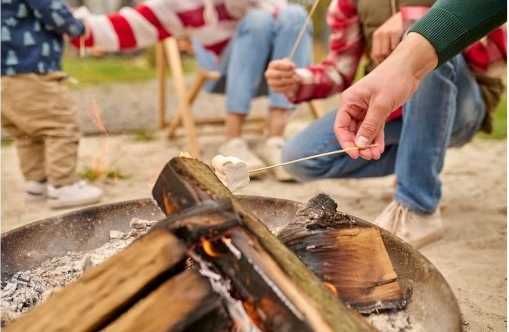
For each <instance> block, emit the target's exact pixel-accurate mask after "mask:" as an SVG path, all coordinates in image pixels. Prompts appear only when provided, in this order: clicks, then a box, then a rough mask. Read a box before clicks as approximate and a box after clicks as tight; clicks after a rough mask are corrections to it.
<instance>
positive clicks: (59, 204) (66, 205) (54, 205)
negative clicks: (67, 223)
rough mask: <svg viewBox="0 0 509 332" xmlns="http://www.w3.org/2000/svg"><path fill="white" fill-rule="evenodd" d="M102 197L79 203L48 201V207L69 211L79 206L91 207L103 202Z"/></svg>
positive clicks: (83, 200)
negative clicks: (68, 209)
mask: <svg viewBox="0 0 509 332" xmlns="http://www.w3.org/2000/svg"><path fill="white" fill-rule="evenodd" d="M101 198H102V196H101V197H97V198H89V199H82V200H79V201H72V202H59V201H57V200H54V199H51V198H49V199H48V205H49V207H50V208H52V209H67V208H72V207H78V206H85V205H91V204H95V203H99V202H100V201H101Z"/></svg>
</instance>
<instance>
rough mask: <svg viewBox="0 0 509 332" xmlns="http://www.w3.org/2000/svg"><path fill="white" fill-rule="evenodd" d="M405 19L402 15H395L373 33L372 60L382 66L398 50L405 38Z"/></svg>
mask: <svg viewBox="0 0 509 332" xmlns="http://www.w3.org/2000/svg"><path fill="white" fill-rule="evenodd" d="M403 29H404V28H403V19H402V17H401V13H400V12H398V13H397V14H394V15H393V16H392V17H391V18H389V19H388V20H387V21H385V23H384V24H382V25H381V26H380V27H379V28H378V29H376V30H375V32H374V33H373V46H372V47H371V59H372V60H373V61H374V62H375V63H376V64H380V63H381V62H382V61H384V60H385V58H387V57H388V56H389V54H391V53H392V51H394V49H396V47H397V46H398V44H399V42H400V41H401V37H402V36H403V32H404V30H403Z"/></svg>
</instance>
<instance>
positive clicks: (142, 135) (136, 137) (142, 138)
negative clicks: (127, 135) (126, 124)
mask: <svg viewBox="0 0 509 332" xmlns="http://www.w3.org/2000/svg"><path fill="white" fill-rule="evenodd" d="M156 138H157V137H156V134H155V133H154V132H153V131H150V130H146V129H139V130H137V131H135V132H134V134H133V136H132V139H133V141H135V142H151V141H154V140H155V139H156Z"/></svg>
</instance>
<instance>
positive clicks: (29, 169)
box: [2, 79, 46, 182]
mask: <svg viewBox="0 0 509 332" xmlns="http://www.w3.org/2000/svg"><path fill="white" fill-rule="evenodd" d="M3 80H4V81H3V82H2V83H3V85H4V88H5V89H2V92H4V91H7V90H10V88H11V86H12V85H11V84H10V82H9V83H8V82H7V81H8V79H3ZM2 101H3V102H2V128H3V129H4V130H5V132H6V133H7V134H8V135H9V136H10V137H12V138H13V139H14V140H15V143H16V150H17V152H18V159H19V165H20V168H21V173H22V174H23V176H24V178H25V180H27V181H38V182H43V181H45V180H46V169H45V166H44V164H45V163H44V141H43V140H42V137H30V136H28V135H27V134H26V133H24V132H23V131H21V130H20V129H19V128H18V127H17V126H16V124H15V123H13V122H11V121H10V119H9V116H11V115H12V113H13V112H12V111H11V110H12V103H11V101H10V98H9V97H7V94H4V93H3V94H2Z"/></svg>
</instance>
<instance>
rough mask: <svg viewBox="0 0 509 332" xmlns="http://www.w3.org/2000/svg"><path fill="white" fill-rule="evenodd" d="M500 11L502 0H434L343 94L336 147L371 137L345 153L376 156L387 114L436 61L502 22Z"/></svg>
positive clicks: (352, 144)
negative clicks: (377, 62)
mask: <svg viewBox="0 0 509 332" xmlns="http://www.w3.org/2000/svg"><path fill="white" fill-rule="evenodd" d="M452 11H454V12H452ZM505 16H506V4H505V2H504V1H502V0H469V1H461V0H439V1H438V2H437V3H436V4H435V5H434V6H433V7H432V9H431V10H430V11H429V12H428V14H427V15H426V16H425V17H424V18H423V19H422V20H421V21H419V22H418V23H416V25H415V26H414V27H413V28H412V29H411V32H410V33H409V34H408V35H407V36H406V37H405V38H404V39H403V41H402V42H401V43H400V44H399V45H398V47H397V48H396V49H395V50H394V52H393V53H392V54H391V55H390V56H389V57H388V58H387V59H386V60H385V61H384V62H382V63H381V64H380V65H379V66H378V67H376V68H375V70H373V71H372V72H371V73H370V74H369V75H367V76H366V77H364V78H363V79H361V80H360V81H359V82H357V83H356V84H354V85H352V86H351V87H350V88H349V89H347V90H346V91H345V92H344V93H343V96H342V100H341V106H340V109H339V112H338V114H337V117H336V123H335V127H334V130H335V133H336V136H337V138H338V140H339V142H340V143H341V146H343V147H344V148H348V147H352V146H365V145H369V144H371V143H373V142H375V143H377V144H378V146H377V147H374V148H370V149H365V150H362V151H355V150H354V151H349V152H348V154H349V155H350V156H351V157H352V158H357V157H359V156H361V157H363V158H365V159H378V158H379V157H380V154H381V153H382V152H383V149H384V138H383V128H384V123H385V119H386V118H387V116H388V114H389V113H390V112H391V111H392V110H393V109H395V108H397V107H399V106H401V105H402V104H403V103H404V102H405V101H407V100H408V99H409V98H410V96H411V95H412V94H413V93H414V92H415V90H416V89H417V87H418V86H419V84H420V82H421V80H422V79H423V78H424V77H425V76H426V75H427V74H428V73H429V72H431V71H432V70H433V69H434V68H436V66H438V65H439V64H441V63H442V62H444V61H447V60H448V59H450V58H451V57H453V56H454V55H456V54H457V53H459V52H460V51H461V50H462V49H463V48H465V47H467V46H468V45H469V44H470V43H472V42H473V41H475V40H476V39H479V38H480V37H482V36H483V35H485V34H487V33H488V32H489V31H490V30H492V29H493V28H494V27H496V26H498V25H500V24H502V23H503V22H504V20H505Z"/></svg>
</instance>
